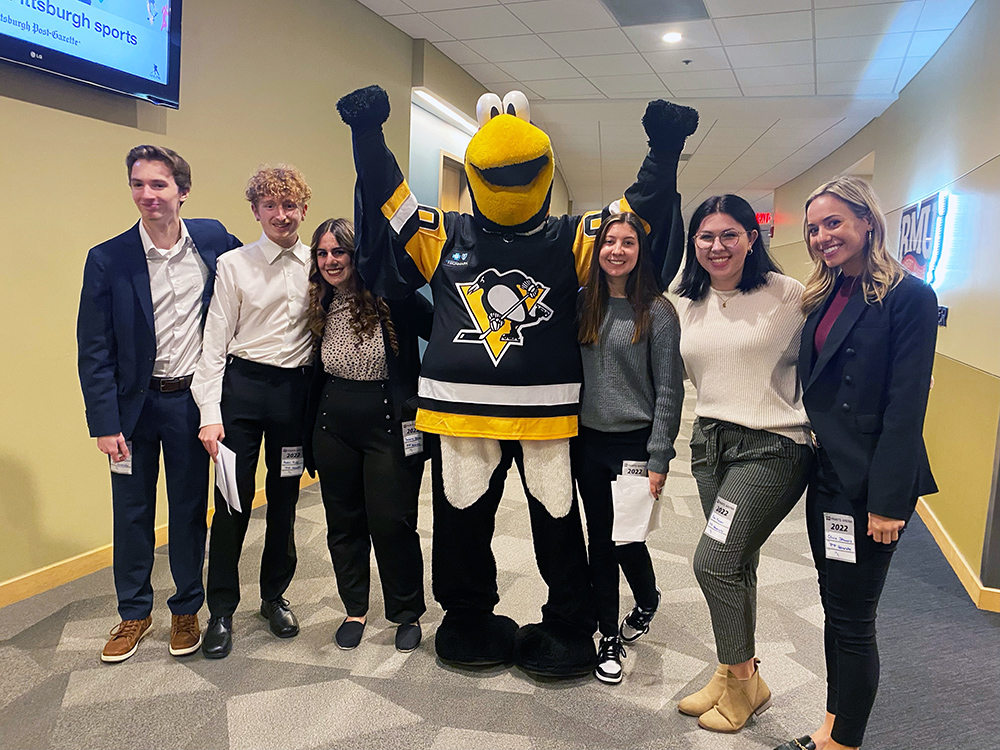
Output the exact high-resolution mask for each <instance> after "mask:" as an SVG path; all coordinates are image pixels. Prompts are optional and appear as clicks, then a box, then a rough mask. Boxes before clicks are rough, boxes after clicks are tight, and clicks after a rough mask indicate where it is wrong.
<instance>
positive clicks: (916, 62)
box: [896, 56, 930, 91]
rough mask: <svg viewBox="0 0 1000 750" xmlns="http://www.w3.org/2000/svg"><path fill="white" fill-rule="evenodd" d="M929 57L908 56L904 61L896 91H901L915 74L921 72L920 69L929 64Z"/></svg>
mask: <svg viewBox="0 0 1000 750" xmlns="http://www.w3.org/2000/svg"><path fill="white" fill-rule="evenodd" d="M928 60H930V58H929V57H919V56H917V57H907V58H906V59H905V60H904V61H903V67H902V69H901V70H900V71H899V80H898V81H896V91H899V90H901V89H902V88H903V86H905V85H906V84H908V83H909V82H910V81H911V80H913V76H915V75H916V74H917V73H919V72H920V69H921V68H923V67H924V65H926V64H927V61H928Z"/></svg>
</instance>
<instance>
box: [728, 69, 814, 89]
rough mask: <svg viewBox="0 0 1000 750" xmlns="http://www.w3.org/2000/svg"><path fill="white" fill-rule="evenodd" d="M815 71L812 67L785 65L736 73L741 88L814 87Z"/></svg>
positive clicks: (743, 70)
mask: <svg viewBox="0 0 1000 750" xmlns="http://www.w3.org/2000/svg"><path fill="white" fill-rule="evenodd" d="M814 76H815V70H814V69H813V66H812V65H783V66H778V67H769V68H743V69H742V70H737V71H736V78H737V79H738V80H739V82H740V88H742V89H743V90H744V91H746V90H747V89H748V88H754V87H760V86H784V85H788V84H795V83H806V84H809V85H810V86H812V84H813V82H814V80H815V79H814Z"/></svg>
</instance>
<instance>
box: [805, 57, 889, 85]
mask: <svg viewBox="0 0 1000 750" xmlns="http://www.w3.org/2000/svg"><path fill="white" fill-rule="evenodd" d="M902 64H903V60H902V59H901V58H896V59H894V60H872V61H871V62H868V61H865V60H856V61H854V62H839V63H821V64H820V65H817V66H816V80H817V81H819V82H820V83H830V82H833V81H867V80H880V79H883V78H892V79H893V80H895V78H896V76H897V75H899V69H900V67H901V66H902Z"/></svg>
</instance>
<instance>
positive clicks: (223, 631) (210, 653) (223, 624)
mask: <svg viewBox="0 0 1000 750" xmlns="http://www.w3.org/2000/svg"><path fill="white" fill-rule="evenodd" d="M201 650H202V653H204V654H205V658H206V659H224V658H225V657H227V656H229V652H230V651H232V650H233V618H232V617H209V618H208V626H207V627H206V628H205V639H204V640H203V641H202V643H201Z"/></svg>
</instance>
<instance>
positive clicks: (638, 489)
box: [611, 476, 660, 544]
mask: <svg viewBox="0 0 1000 750" xmlns="http://www.w3.org/2000/svg"><path fill="white" fill-rule="evenodd" d="M611 501H612V503H614V506H615V521H614V524H613V526H612V528H611V539H612V540H613V541H614V542H616V543H619V544H624V543H627V542H644V541H646V537H647V536H649V532H650V531H652V530H653V529H654V528H657V527H658V526H659V520H660V513H659V507H658V506H659V505H660V503H659V501H658V500H653V496H652V495H650V494H649V479H648V478H647V477H637V476H619V477H618V478H617V479H615V480H614V481H613V482H612V483H611ZM654 506H655V507H654ZM654 524H655V525H654Z"/></svg>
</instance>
